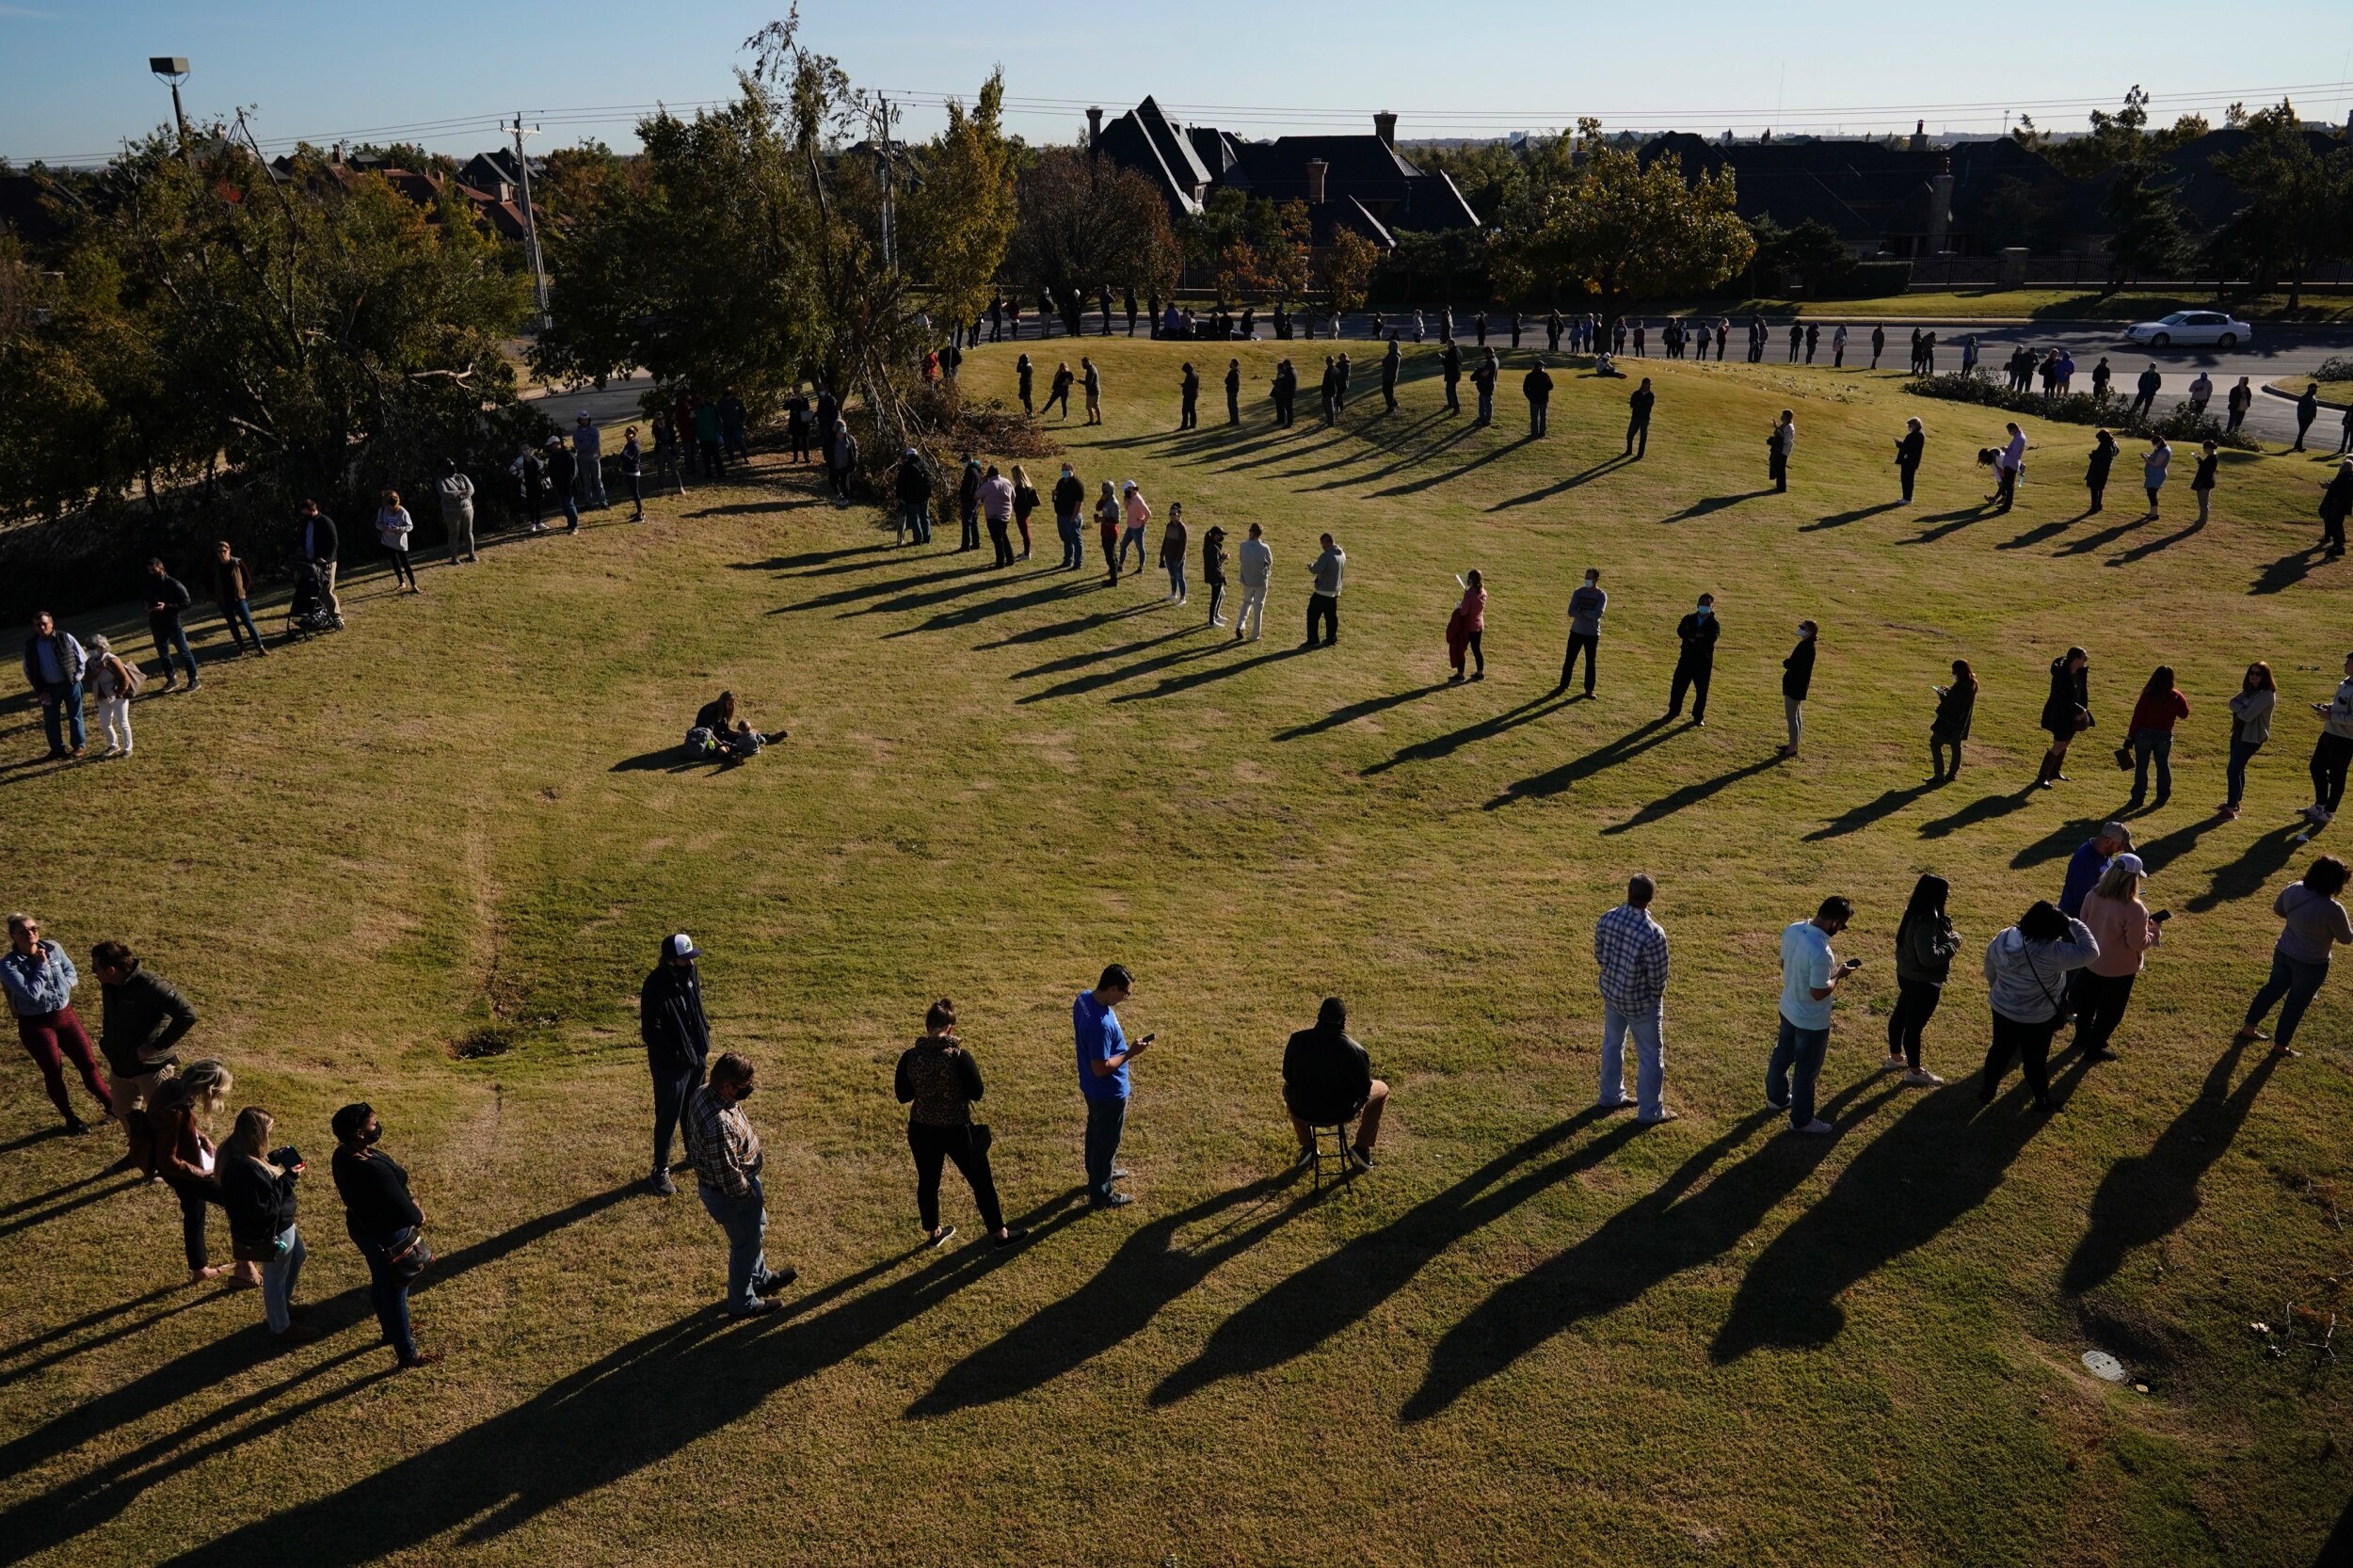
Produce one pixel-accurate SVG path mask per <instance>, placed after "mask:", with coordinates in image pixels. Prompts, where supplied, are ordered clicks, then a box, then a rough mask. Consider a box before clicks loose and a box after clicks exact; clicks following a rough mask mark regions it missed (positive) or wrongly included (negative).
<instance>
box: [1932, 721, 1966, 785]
mask: <svg viewBox="0 0 2353 1568" xmlns="http://www.w3.org/2000/svg"><path fill="white" fill-rule="evenodd" d="M1946 746H1950V747H1952V750H1953V771H1952V772H1951V773H1950V774H1947V775H1946V776H1947V777H1950V778H1959V777H1960V776H1961V739H1960V737H1959V736H1955V735H1941V734H1939V733H1937V732H1936V731H1935V730H1933V729H1931V730H1929V772H1931V773H1944V772H1945V747H1946Z"/></svg>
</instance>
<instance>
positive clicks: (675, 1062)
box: [637, 931, 711, 1198]
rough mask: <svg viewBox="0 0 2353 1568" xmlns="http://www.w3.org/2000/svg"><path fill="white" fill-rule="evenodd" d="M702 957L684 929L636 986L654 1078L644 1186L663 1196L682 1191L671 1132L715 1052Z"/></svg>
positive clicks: (640, 1029)
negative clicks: (649, 1162)
mask: <svg viewBox="0 0 2353 1568" xmlns="http://www.w3.org/2000/svg"><path fill="white" fill-rule="evenodd" d="M701 956H702V950H701V949H700V948H698V947H696V945H695V942H694V938H693V937H691V936H687V935H686V934H685V933H684V932H682V931H681V932H680V933H678V934H677V935H675V936H664V938H662V951H661V955H660V957H659V959H658V960H657V961H656V963H655V964H654V967H653V972H652V973H650V974H648V975H647V976H646V981H645V984H642V985H640V986H639V987H638V989H637V1032H638V1037H639V1038H640V1039H641V1040H643V1041H644V1042H645V1046H646V1068H647V1071H648V1073H650V1074H651V1075H652V1077H653V1172H652V1174H651V1175H650V1176H648V1177H647V1178H646V1186H647V1188H648V1190H649V1191H651V1192H655V1193H658V1194H660V1195H661V1196H663V1197H665V1198H666V1197H668V1196H669V1195H670V1194H671V1193H673V1192H677V1191H678V1187H677V1184H676V1183H674V1182H673V1181H671V1179H670V1133H671V1131H672V1130H673V1129H674V1128H676V1127H677V1126H678V1122H679V1117H680V1114H681V1113H682V1112H684V1110H685V1108H686V1102H687V1101H688V1100H689V1099H691V1098H693V1097H694V1094H695V1091H696V1089H698V1088H700V1087H701V1086H702V1081H703V1064H704V1063H705V1062H706V1061H708V1060H709V1059H710V1056H711V1020H710V1018H709V1017H708V1016H705V1014H704V1012H703V985H702V973H701V971H700V970H698V969H697V968H696V967H695V960H696V959H697V958H700V957H701Z"/></svg>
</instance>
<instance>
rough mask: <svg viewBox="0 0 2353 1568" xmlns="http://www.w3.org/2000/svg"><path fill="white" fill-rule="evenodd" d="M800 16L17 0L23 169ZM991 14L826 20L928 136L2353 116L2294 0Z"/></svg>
mask: <svg viewBox="0 0 2353 1568" xmlns="http://www.w3.org/2000/svg"><path fill="white" fill-rule="evenodd" d="M785 8H786V7H785V5H783V4H780V3H773V0H696V3H694V4H691V5H688V6H685V7H680V8H674V9H671V10H668V11H661V10H655V9H653V8H648V7H644V6H628V5H621V4H616V3H611V0H572V3H570V4H568V5H566V6H564V7H562V8H556V9H551V10H530V9H525V8H516V7H505V6H488V5H482V4H478V3H477V4H467V5H459V4H456V3H453V0H417V3H414V4H410V5H408V6H406V7H404V8H400V9H399V10H398V11H388V10H384V9H381V8H367V9H365V10H360V9H358V8H353V9H351V10H349V11H345V10H344V9H343V8H333V9H329V10H326V11H325V12H324V13H323V12H322V8H318V7H315V6H312V7H296V6H291V5H283V4H262V3H258V0H244V3H239V0H178V3H176V4H162V3H158V0H80V3H78V4H66V3H64V0H0V156H5V157H7V158H8V159H10V160H11V161H14V162H16V163H19V164H23V163H26V162H30V161H32V160H34V159H36V158H45V159H49V160H51V161H76V162H87V161H95V160H99V159H103V158H104V157H107V156H109V155H111V154H112V153H113V152H115V150H116V149H118V148H119V147H120V144H121V142H122V141H123V140H125V139H126V138H129V137H134V136H141V135H144V134H146V133H148V132H150V131H152V130H153V129H155V128H156V127H157V126H159V125H162V124H164V123H165V122H167V121H168V119H169V117H170V107H171V105H170V97H169V94H168V91H167V89H166V88H164V86H163V85H162V84H161V83H159V82H157V81H156V80H155V79H154V78H153V77H152V76H151V75H149V74H148V72H147V71H146V61H147V57H148V56H150V55H182V56H187V57H188V58H189V60H190V61H191V64H192V67H193V70H192V74H191V76H190V78H189V80H188V82H187V84H186V86H185V87H184V88H183V91H184V95H185V98H186V102H187V107H188V113H189V116H190V118H191V119H193V120H208V119H211V118H214V117H216V116H227V115H228V114H230V113H232V111H233V110H235V109H236V108H238V107H240V106H244V107H248V108H249V109H250V110H251V111H252V123H253V126H254V130H255V133H256V135H257V136H259V137H260V139H261V141H262V142H263V144H264V147H265V148H267V149H269V150H270V151H273V152H275V151H280V150H281V149H283V148H286V147H289V146H291V145H292V144H293V143H294V142H295V141H296V140H297V139H307V140H310V141H312V142H315V143H318V144H320V145H327V144H330V143H332V142H334V141H336V140H339V139H342V140H349V141H392V140H409V141H417V142H421V143H422V144H424V146H426V147H427V148H430V149H432V150H435V151H438V152H456V153H461V154H462V153H466V152H476V151H480V150H481V149H483V148H485V147H488V146H490V145H492V144H493V143H494V142H495V141H496V140H497V138H498V136H499V133H498V131H497V129H496V121H497V120H499V119H500V118H501V117H503V116H505V115H509V114H512V113H513V112H514V111H516V110H517V109H520V110H521V111H522V113H523V117H524V120H525V123H526V124H530V123H534V122H536V123H537V124H539V125H540V126H542V127H543V133H542V134H541V135H539V136H535V137H534V138H532V146H533V148H534V150H535V151H544V150H546V149H548V148H552V147H562V146H568V145H570V144H572V143H574V142H577V141H580V140H583V139H585V138H588V137H592V136H593V137H597V138H600V139H602V140H604V141H605V142H607V143H609V144H611V145H612V146H614V147H616V148H617V149H623V150H627V149H631V148H633V147H634V146H635V145H636V138H635V134H634V129H633V128H634V125H635V122H636V120H637V119H638V117H639V116H640V115H641V114H643V113H645V112H648V110H650V108H651V106H652V105H653V104H654V103H655V102H656V101H657V100H659V101H661V102H664V103H666V104H669V105H670V106H671V107H672V108H673V109H674V110H675V111H677V112H680V113H691V112H692V111H693V109H694V108H695V107H696V106H697V105H700V104H707V103H710V102H712V101H716V100H721V99H725V98H727V97H729V96H731V95H732V94H733V92H734V85H735V84H734V75H733V72H734V71H735V70H736V69H737V68H738V67H740V66H742V65H744V64H745V63H746V61H745V57H744V56H743V54H742V53H741V45H742V43H743V41H744V39H745V38H746V37H748V36H749V35H750V34H751V33H752V32H754V31H755V30H756V29H758V28H759V27H760V25H761V24H764V23H766V22H767V21H769V20H771V19H772V18H774V17H776V16H778V15H781V14H782V13H783V11H784V9H785ZM995 9H996V8H988V10H985V11H984V9H983V8H978V7H975V6H973V5H972V4H970V0H963V3H952V0H867V3H864V4H857V5H851V4H842V3H837V0H812V3H811V4H808V5H807V6H805V7H804V8H803V12H802V21H803V29H804V37H805V38H806V39H807V40H808V42H809V43H810V45H811V46H812V47H814V48H816V49H817V50H819V51H820V52H822V53H824V54H829V55H833V56H837V57H839V58H840V61H841V63H842V65H843V67H844V68H845V69H846V70H847V71H848V72H850V75H851V77H852V79H853V80H855V81H856V82H857V83H858V84H859V85H860V86H864V87H872V88H884V89H888V90H889V91H890V92H891V93H892V94H893V96H894V97H895V98H899V99H901V100H902V101H903V102H904V104H905V107H906V110H907V115H906V120H905V122H904V123H905V128H906V133H907V134H908V135H910V136H919V137H920V136H928V135H929V134H930V133H931V132H932V131H934V130H935V129H936V128H937V126H938V123H939V120H940V110H939V99H940V96H941V95H943V94H955V95H957V96H961V97H964V98H966V99H967V100H968V99H969V98H970V97H971V95H972V94H973V93H974V92H975V91H976V90H977V88H979V86H980V84H981V82H982V80H983V79H984V77H985V76H986V74H987V73H988V71H989V70H990V68H991V67H992V66H995V65H1000V64H1001V65H1002V66H1003V67H1004V70H1005V85H1006V92H1007V95H1008V100H1009V109H1008V113H1007V124H1008V127H1009V128H1010V129H1011V130H1013V131H1015V132H1016V133H1018V134H1020V135H1022V136H1027V137H1028V138H1030V139H1031V140H1032V141H1040V142H1051V141H1070V140H1074V139H1076V138H1077V137H1078V136H1080V134H1081V133H1082V131H1083V129H1084V125H1085V119H1084V110H1085V108H1086V106H1087V105H1088V104H1100V105H1102V106H1103V107H1104V109H1105V110H1106V111H1107V112H1108V113H1111V114H1116V113H1118V112H1119V111H1121V110H1123V109H1125V108H1127V107H1128V106H1130V105H1131V104H1134V103H1135V102H1136V101H1137V100H1138V99H1140V98H1142V97H1143V96H1144V94H1145V93H1147V92H1148V93H1152V94H1155V95H1157V96H1158V97H1159V99H1160V102H1161V103H1162V104H1164V105H1166V106H1168V107H1169V108H1170V109H1171V111H1172V112H1173V113H1175V114H1176V115H1177V117H1178V118H1180V119H1183V120H1187V121H1193V120H1206V121H1208V122H1210V123H1213V124H1217V125H1219V126H1221V127H1223V128H1225V129H1228V130H1231V131H1234V132H1237V133H1238V134H1241V135H1244V136H1279V135H1284V134H1286V133H1300V132H1311V131H1331V130H1356V129H1369V116H1370V114H1371V112H1372V111H1373V110H1375V109H1382V108H1388V109H1395V110H1397V111H1398V112H1399V114H1400V116H1401V123H1400V125H1399V135H1400V136H1401V137H1402V138H1404V139H1408V140H1415V139H1423V138H1439V137H1454V136H1504V135H1509V134H1512V133H1514V132H1520V131H1531V132H1542V131H1549V130H1554V129H1558V128H1560V127H1561V126H1564V125H1567V124H1570V123H1573V122H1574V120H1576V119H1577V117H1578V116H1579V115H1585V114H1594V115H1599V116H1600V117H1601V118H1602V119H1603V120H1605V121H1606V122H1608V123H1610V124H1614V125H1621V126H1632V127H1636V128H1641V129H1670V128H1672V129H1678V130H1686V131H1691V132H1695V133H1698V134H1701V135H1705V136H1716V135H1720V134H1721V133H1722V132H1723V131H1726V130H1731V131H1734V132H1736V133H1737V134H1738V135H1741V136H1754V135H1755V134H1756V133H1757V132H1759V131H1761V130H1763V129H1766V128H1767V127H1773V128H1774V129H1776V130H1777V131H1778V132H1779V133H1781V134H1793V133H1798V132H1825V133H1830V132H1844V133H1846V134H1849V135H1853V134H1859V133H1879V132H1908V131H1910V130H1911V129H1912V123H1913V120H1914V119H1915V118H1918V117H1922V116H1925V117H1926V119H1927V120H1928V124H1929V130H1930V131H1931V132H1961V131H1967V132H1984V131H1998V130H1999V129H2001V127H2002V124H2003V115H2004V111H2005V110H2025V112H2028V113H2031V114H2032V115H2033V116H2034V118H2035V120H2036V122H2037V123H2038V124H2040V125H2041V126H2042V127H2043V128H2045V129H2047V130H2079V129H2081V128H2082V127H2083V125H2084V122H2085V116H2086V114H2087V113H2088V112H2089V109H2090V108H2091V107H2093V106H2095V105H2113V104H2115V103H2117V102H2118V101H2120V100H2121V98H2122V96H2123V94H2124V91H2125V89H2126V88H2129V87H2131V86H2132V85H2133V84H2134V83H2136V82H2137V83H2139V84H2140V85H2141V86H2143V87H2145V88H2148V89H2149V90H2150V91H2151V92H2152V93H2153V94H2155V95H2156V104H2155V111H2154V118H2156V119H2158V120H2163V121H2168V122H2169V121H2170V120H2172V118H2173V117H2174V116H2175V115H2176V114H2178V113H2183V112H2188V111H2191V110H2197V111H2200V112H2203V113H2205V114H2207V115H2208V116H2209V117H2210V118H2213V119H2215V120H2217V121H2218V120H2219V119H2220V115H2221V110H2222V109H2223V107H2224V106H2226V105H2227V104H2228V103H2229V102H2231V101H2232V100H2233V98H2243V99H2245V100H2246V101H2247V102H2248V104H2249V107H2250V108H2251V107H2257V106H2260V105H2262V104H2265V103H2268V102H2272V101H2276V99H2277V98H2278V97H2279V96H2280V94H2281V91H2282V90H2285V89H2294V90H2293V92H2292V96H2293V97H2294V99H2295V102H2296V104H2297V107H2298V109H2299V110H2301V111H2302V113H2303V114H2304V116H2305V117H2306V118H2307V119H2311V120H2329V121H2333V122H2336V123H2340V124H2341V123H2343V122H2344V121H2345V117H2346V114H2347V112H2348V110H2353V80H2348V78H2349V77H2353V4H2347V3H2346V0H2275V3H2273V4H2269V5H2266V6H2265V7H2264V8H2262V11H2261V13H2260V25H2239V24H2230V25H2217V14H2218V13H2217V11H2216V10H2215V8H2214V7H2213V6H2212V5H2211V4H2210V3H2206V0H2197V3H2191V0H2145V3H2144V4H2141V5H2139V6H2137V7H2135V8H2133V9H2132V11H2131V13H2130V16H2129V18H2126V17H2124V16H2122V15H2121V14H2120V13H2119V12H2118V11H2117V9H2116V8H2114V7H2112V6H2092V5H2089V4H2083V3H2080V0H2062V3H2061V4H2059V5H2057V6H2053V7H2045V8H2041V9H2039V10H2037V11H2036V12H2035V13H2033V15H2032V17H2031V20H2030V21H2029V20H2028V19H2026V18H2025V17H2022V16H2019V15H2015V14H2013V15H2009V16H2007V17H2005V16H2002V15H2000V14H1997V13H1987V14H1986V16H1985V19H1984V21H1983V22H1982V23H1981V24H1960V25H1956V24H1952V23H1950V22H1942V23H1939V24H1937V25H1936V26H1935V27H1934V28H1933V29H1928V28H1925V27H1923V26H1921V25H1913V24H1907V23H1906V21H1905V18H1906V16H1907V15H1916V13H1908V12H1906V11H1905V10H1904V9H1903V8H1898V7H1891V6H1889V5H1886V4H1885V3H1884V0H1874V3H1867V4H1866V3H1864V0H1809V3H1808V4H1807V5H1805V6H1803V7H1802V8H1787V7H1783V8H1771V7H1767V8H1759V7H1755V6H1753V5H1747V6H1744V5H1734V4H1731V3H1729V0H1681V3H1675V0H1668V3H1665V4H1656V5H1650V6H1644V7H1639V8H1637V7H1619V8H1589V7H1576V8H1570V7H1564V6H1561V5H1559V4H1558V3H1557V0H1556V3H1552V4H1540V3H1537V0H1490V3H1488V4H1486V5H1484V6H1481V7H1480V8H1476V10H1475V11H1467V10H1466V11H1453V12H1446V11H1439V12H1435V13H1433V11H1432V9H1431V8H1428V7H1425V6H1408V5H1405V4H1401V3H1399V0H1356V3H1354V4H1345V5H1335V4H1321V3H1297V4H1293V5H1290V6H1288V7H1284V8H1273V7H1266V6H1261V5H1243V4H1236V3H1232V0H1193V4H1191V5H1189V6H1188V7H1186V8H1185V9H1184V12H1183V14H1184V16H1185V18H1186V23H1185V24H1184V25H1182V26H1177V25H1172V24H1169V23H1168V22H1167V21H1166V20H1165V13H1162V12H1159V11H1144V10H1143V9H1142V8H1129V7H1117V8H1106V7H1104V6H1102V5H1100V4H1096V5H1086V6H1081V5H1079V4H1077V3H1075V0H1035V3H1031V4H1025V5H1023V6H1022V7H1020V8H1018V10H1017V13H1016V12H1014V11H1013V10H1012V9H1011V8H1008V9H1007V10H1006V11H1005V12H1001V13H997V14H991V12H994V11H995ZM2223 14H2226V15H2227V13H2223ZM1433 21H1438V22H1450V23H1453V24H1456V25H1453V26H1449V27H1447V28H1445V29H1444V30H1442V31H1441V30H1436V29H1433ZM1931 31H1933V32H1934V33H1935V34H1936V35H1938V36H1934V37H1930V36H1929V33H1930V32H1931ZM1945 35H1949V36H1945Z"/></svg>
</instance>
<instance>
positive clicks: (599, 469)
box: [572, 392, 744, 511]
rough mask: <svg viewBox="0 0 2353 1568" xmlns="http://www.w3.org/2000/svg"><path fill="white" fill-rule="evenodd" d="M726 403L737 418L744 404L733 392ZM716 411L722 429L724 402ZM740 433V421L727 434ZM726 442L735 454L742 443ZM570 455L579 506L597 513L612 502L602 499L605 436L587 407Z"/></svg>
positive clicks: (574, 429) (574, 426)
mask: <svg viewBox="0 0 2353 1568" xmlns="http://www.w3.org/2000/svg"><path fill="white" fill-rule="evenodd" d="M728 403H733V404H734V405H735V410H736V413H737V415H738V417H739V420H740V418H741V416H742V414H743V411H744V405H743V404H741V403H738V402H736V400H735V393H734V392H728ZM719 413H720V424H721V426H722V428H723V430H724V428H725V425H726V423H727V404H722V405H720V409H719ZM742 432H743V425H742V424H740V423H739V424H737V425H736V426H735V428H734V430H733V431H732V432H731V433H729V434H730V436H731V437H734V438H740V437H741V435H742ZM727 445H728V452H729V453H730V454H735V453H737V452H738V450H739V448H740V446H741V441H740V440H738V439H729V440H728V442H727ZM572 456H573V458H574V460H575V461H576V462H578V464H579V465H580V477H579V479H578V480H577V482H576V483H577V488H578V489H579V493H580V504H581V506H582V507H583V508H584V509H591V510H595V511H602V510H604V508H605V507H607V506H608V505H610V504H612V503H610V502H608V501H606V500H605V498H604V435H603V433H602V432H601V431H600V430H599V429H598V428H597V422H596V421H595V420H593V419H591V418H589V417H588V410H587V409H585V408H583V409H582V410H581V411H580V417H579V418H577V419H575V420H574V421H573V422H572Z"/></svg>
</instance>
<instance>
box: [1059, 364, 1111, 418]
mask: <svg viewBox="0 0 2353 1568" xmlns="http://www.w3.org/2000/svg"><path fill="white" fill-rule="evenodd" d="M1079 371H1080V381H1081V382H1082V383H1083V384H1084V385H1085V387H1086V394H1087V423H1088V424H1102V423H1103V373H1102V372H1101V371H1099V370H1097V369H1096V368H1095V361H1094V360H1090V359H1088V358H1087V357H1086V356H1085V355H1083V354H1081V355H1080V356H1079ZM1063 412H1064V414H1065V415H1066V414H1068V413H1069V412H1070V399H1069V398H1068V396H1066V395H1065V396H1064V399H1063Z"/></svg>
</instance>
